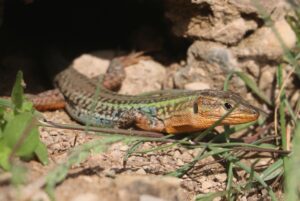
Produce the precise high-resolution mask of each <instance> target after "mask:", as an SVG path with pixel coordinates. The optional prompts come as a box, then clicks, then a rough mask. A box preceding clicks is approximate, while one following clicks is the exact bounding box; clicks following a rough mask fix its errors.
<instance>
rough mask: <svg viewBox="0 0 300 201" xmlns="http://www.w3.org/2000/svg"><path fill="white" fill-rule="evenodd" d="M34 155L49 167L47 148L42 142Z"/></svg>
mask: <svg viewBox="0 0 300 201" xmlns="http://www.w3.org/2000/svg"><path fill="white" fill-rule="evenodd" d="M34 153H35V155H36V156H37V157H38V159H39V161H41V162H42V163H43V165H47V164H48V163H49V159H48V152H47V148H46V146H45V145H44V144H43V143H42V142H39V143H38V145H37V147H36V149H35V151H34Z"/></svg>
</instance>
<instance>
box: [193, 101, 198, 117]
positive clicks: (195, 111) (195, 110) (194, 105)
mask: <svg viewBox="0 0 300 201" xmlns="http://www.w3.org/2000/svg"><path fill="white" fill-rule="evenodd" d="M193 112H194V114H197V113H198V102H197V101H195V102H194V104H193Z"/></svg>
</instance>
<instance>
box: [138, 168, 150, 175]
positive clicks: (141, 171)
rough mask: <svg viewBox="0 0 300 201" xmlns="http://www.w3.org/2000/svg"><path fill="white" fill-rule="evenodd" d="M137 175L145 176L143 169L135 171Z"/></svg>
mask: <svg viewBox="0 0 300 201" xmlns="http://www.w3.org/2000/svg"><path fill="white" fill-rule="evenodd" d="M136 173H137V174H140V175H146V174H147V173H146V171H145V170H144V169H143V168H139V169H138V170H137V171H136Z"/></svg>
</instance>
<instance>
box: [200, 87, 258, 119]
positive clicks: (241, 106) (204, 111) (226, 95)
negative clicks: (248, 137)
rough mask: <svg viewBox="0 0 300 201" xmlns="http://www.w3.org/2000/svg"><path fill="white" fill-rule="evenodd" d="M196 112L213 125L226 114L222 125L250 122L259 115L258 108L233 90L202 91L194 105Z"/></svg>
mask: <svg viewBox="0 0 300 201" xmlns="http://www.w3.org/2000/svg"><path fill="white" fill-rule="evenodd" d="M195 110H197V111H195ZM195 112H198V113H199V115H201V116H202V117H205V118H206V120H207V124H211V125H212V124H213V123H214V122H216V121H217V120H219V119H220V118H222V117H223V116H224V115H226V114H227V116H226V117H225V118H224V119H223V120H222V122H221V125H230V124H242V123H248V122H251V121H255V120H256V119H257V118H258V117H259V111H258V109H256V108H255V107H254V106H252V105H250V104H249V103H247V102H246V101H245V100H243V98H242V97H241V96H239V95H237V94H235V93H233V92H225V91H214V90H207V91H203V92H202V93H201V95H200V96H199V98H198V99H197V101H196V103H195V105H194V113H195ZM228 113H229V114H228Z"/></svg>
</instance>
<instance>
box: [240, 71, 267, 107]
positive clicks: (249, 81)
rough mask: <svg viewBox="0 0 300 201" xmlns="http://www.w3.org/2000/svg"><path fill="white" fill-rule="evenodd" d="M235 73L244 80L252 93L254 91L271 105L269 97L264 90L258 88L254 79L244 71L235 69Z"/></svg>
mask: <svg viewBox="0 0 300 201" xmlns="http://www.w3.org/2000/svg"><path fill="white" fill-rule="evenodd" d="M235 74H236V75H237V76H239V77H240V78H241V79H242V80H243V81H244V82H245V84H246V85H247V86H248V87H249V88H250V89H251V90H252V91H253V93H255V94H256V95H257V96H258V97H260V98H261V99H262V100H263V101H265V102H266V103H267V104H268V105H270V106H271V105H272V102H271V101H270V99H269V98H268V97H267V96H265V94H264V92H263V91H261V90H260V89H259V88H258V86H257V84H256V83H255V82H254V80H253V79H252V78H251V77H249V76H248V75H247V74H246V73H243V72H241V71H236V72H235Z"/></svg>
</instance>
